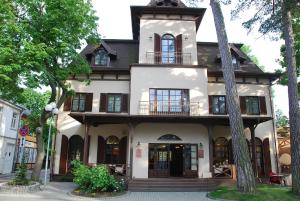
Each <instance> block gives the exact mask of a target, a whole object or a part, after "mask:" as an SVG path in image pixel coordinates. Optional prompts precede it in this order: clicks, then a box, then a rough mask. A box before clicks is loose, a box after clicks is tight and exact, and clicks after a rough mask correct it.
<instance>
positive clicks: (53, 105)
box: [44, 102, 58, 185]
mask: <svg viewBox="0 0 300 201" xmlns="http://www.w3.org/2000/svg"><path fill="white" fill-rule="evenodd" d="M45 110H46V111H47V112H50V113H51V116H50V125H49V133H48V143H47V154H46V166H45V177H44V185H46V184H47V171H48V160H49V146H50V138H51V126H52V124H51V123H52V120H53V116H54V115H56V114H58V109H57V107H56V103H54V102H52V103H50V104H48V105H46V107H45Z"/></svg>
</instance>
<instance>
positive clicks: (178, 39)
mask: <svg viewBox="0 0 300 201" xmlns="http://www.w3.org/2000/svg"><path fill="white" fill-rule="evenodd" d="M176 52H177V54H176V59H177V63H178V64H181V63H182V34H180V35H178V36H176Z"/></svg>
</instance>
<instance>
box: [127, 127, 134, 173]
mask: <svg viewBox="0 0 300 201" xmlns="http://www.w3.org/2000/svg"><path fill="white" fill-rule="evenodd" d="M135 126H136V125H135V124H133V123H129V124H128V127H129V132H128V144H127V160H126V176H127V177H129V178H132V156H133V149H132V138H133V136H134V128H135Z"/></svg>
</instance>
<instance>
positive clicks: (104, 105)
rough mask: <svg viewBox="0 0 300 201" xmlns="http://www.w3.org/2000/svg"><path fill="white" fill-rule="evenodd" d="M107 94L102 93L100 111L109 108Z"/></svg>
mask: <svg viewBox="0 0 300 201" xmlns="http://www.w3.org/2000/svg"><path fill="white" fill-rule="evenodd" d="M106 105H107V94H104V93H102V94H100V108H99V112H106V108H107V106H106Z"/></svg>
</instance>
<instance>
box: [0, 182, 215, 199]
mask: <svg viewBox="0 0 300 201" xmlns="http://www.w3.org/2000/svg"><path fill="white" fill-rule="evenodd" d="M74 188H75V185H74V184H73V183H68V182H51V183H50V184H49V185H48V186H47V187H46V188H45V189H44V190H43V191H41V192H37V193H32V194H22V195H17V194H0V201H38V200H44V201H46V200H47V201H54V200H55V201H72V200H103V201H212V200H211V199H209V198H207V197H206V193H205V192H128V193H127V194H125V195H121V196H118V197H114V198H102V199H100V198H83V197H78V196H73V195H70V194H69V192H70V191H71V190H73V189H74Z"/></svg>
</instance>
